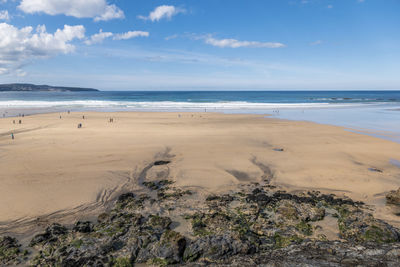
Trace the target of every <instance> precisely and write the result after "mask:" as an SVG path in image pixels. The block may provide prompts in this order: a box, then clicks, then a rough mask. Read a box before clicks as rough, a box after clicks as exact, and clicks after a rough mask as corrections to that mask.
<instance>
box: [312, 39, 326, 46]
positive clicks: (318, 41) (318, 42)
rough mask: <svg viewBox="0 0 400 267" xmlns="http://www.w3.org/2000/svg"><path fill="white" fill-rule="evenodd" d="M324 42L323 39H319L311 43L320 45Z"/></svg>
mask: <svg viewBox="0 0 400 267" xmlns="http://www.w3.org/2000/svg"><path fill="white" fill-rule="evenodd" d="M322 43H323V41H321V40H317V41H315V42H312V43H310V45H320V44H322Z"/></svg>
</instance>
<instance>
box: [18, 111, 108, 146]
mask: <svg viewBox="0 0 400 267" xmlns="http://www.w3.org/2000/svg"><path fill="white" fill-rule="evenodd" d="M67 113H68V114H70V113H71V112H70V111H69V110H68V111H67ZM18 116H19V117H25V114H19V115H18ZM60 119H62V116H61V115H60ZM82 119H83V120H84V119H85V115H82ZM109 123H114V118H109ZM13 124H16V120H13ZM18 124H22V120H18ZM82 127H83V124H82V123H78V129H81V128H82ZM11 139H12V140H14V139H15V136H14V133H13V132H12V133H11Z"/></svg>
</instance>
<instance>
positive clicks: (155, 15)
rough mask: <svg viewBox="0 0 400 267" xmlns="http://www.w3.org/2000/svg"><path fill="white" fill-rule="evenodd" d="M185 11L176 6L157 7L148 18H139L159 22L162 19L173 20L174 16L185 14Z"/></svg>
mask: <svg viewBox="0 0 400 267" xmlns="http://www.w3.org/2000/svg"><path fill="white" fill-rule="evenodd" d="M184 12H185V9H182V8H178V7H175V6H167V5H162V6H158V7H156V8H155V9H154V10H153V11H152V12H150V14H149V15H148V16H138V18H139V19H143V20H151V21H159V20H161V19H171V18H172V17H173V16H175V15H177V14H179V13H184Z"/></svg>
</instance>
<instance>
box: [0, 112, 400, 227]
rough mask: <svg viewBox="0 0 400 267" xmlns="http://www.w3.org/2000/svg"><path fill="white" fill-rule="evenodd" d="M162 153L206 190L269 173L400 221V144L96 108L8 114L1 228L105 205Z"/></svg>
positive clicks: (323, 131)
mask: <svg viewBox="0 0 400 267" xmlns="http://www.w3.org/2000/svg"><path fill="white" fill-rule="evenodd" d="M60 115H61V116H62V118H61V119H60V118H59V116H60ZM83 115H84V116H85V119H82V116H83ZM109 118H114V123H110V122H109ZM19 119H21V120H22V124H21V125H19V124H13V123H12V121H13V120H16V122H17V123H18V120H19ZM78 123H82V126H83V127H82V128H81V129H78V128H77V125H78ZM11 133H14V135H15V139H14V140H12V139H11ZM156 160H169V161H171V163H170V164H168V168H166V169H165V174H164V175H165V176H166V177H168V178H170V179H173V180H175V181H176V185H177V186H180V187H183V188H188V189H191V190H194V191H196V192H198V194H199V195H207V194H210V193H212V192H225V191H229V190H231V189H233V188H235V187H236V186H237V185H238V184H240V183H249V182H258V181H261V180H269V181H270V183H271V184H272V185H277V186H279V187H280V188H282V189H285V190H288V191H296V190H320V191H322V192H324V193H334V194H337V195H339V196H343V195H345V196H348V197H351V198H353V199H354V200H361V201H364V202H366V203H367V204H370V205H372V206H371V207H372V208H373V209H374V213H375V216H377V217H378V218H383V219H385V220H387V221H389V222H390V223H392V224H393V225H396V226H399V225H400V217H398V216H396V215H394V214H393V208H392V207H386V205H385V198H384V195H385V193H386V192H388V191H390V190H394V189H397V188H399V187H400V168H399V167H398V166H396V165H395V164H392V163H391V160H392V162H393V160H397V161H399V160H400V144H398V143H394V142H390V141H386V140H382V139H379V138H375V137H371V136H367V135H362V134H358V133H353V132H349V131H347V130H346V129H344V128H341V127H334V126H328V125H320V124H315V123H309V122H295V121H285V120H276V119H270V118H264V117H263V116H257V115H224V114H216V113H181V114H179V113H150V112H149V113H140V112H125V113H124V112H119V113H100V112H91V113H89V112H87V113H71V114H67V113H62V114H59V113H57V114H56V113H53V114H43V115H33V116H25V117H24V118H1V119H0V183H1V187H0V222H1V223H0V228H1V227H3V229H5V228H7V227H10V226H12V225H17V224H19V223H23V222H31V221H32V220H35V219H36V218H38V217H40V218H41V219H42V220H43V223H47V222H48V221H47V220H46V218H51V216H50V217H46V215H49V214H53V215H58V219H59V218H60V217H62V218H64V219H65V220H66V221H71V222H72V221H73V220H75V219H76V217H82V216H89V215H90V214H92V213H93V214H95V213H98V212H100V211H101V210H102V209H103V208H104V206H105V205H106V204H107V203H108V202H109V201H110V200H112V199H113V198H114V197H116V196H117V195H118V194H120V193H121V192H122V191H127V190H129V189H130V188H134V187H135V185H137V184H138V183H140V182H141V180H140V177H141V173H142V172H143V170H145V169H146V166H149V164H153V163H154V161H156ZM147 175H149V176H151V175H153V174H152V173H148V174H147ZM154 175H158V174H156V173H154ZM40 221H41V220H38V222H40Z"/></svg>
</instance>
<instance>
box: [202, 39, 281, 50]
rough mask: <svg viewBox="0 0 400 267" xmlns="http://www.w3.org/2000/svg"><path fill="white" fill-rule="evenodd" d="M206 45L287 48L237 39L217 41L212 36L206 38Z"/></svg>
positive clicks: (277, 44) (270, 43)
mask: <svg viewBox="0 0 400 267" xmlns="http://www.w3.org/2000/svg"><path fill="white" fill-rule="evenodd" d="M205 42H206V44H209V45H212V46H216V47H222V48H224V47H230V48H239V47H253V48H280V47H285V45H284V44H282V43H272V42H266V43H263V42H255V41H239V40H236V39H215V38H213V37H211V36H208V37H206V38H205Z"/></svg>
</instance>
